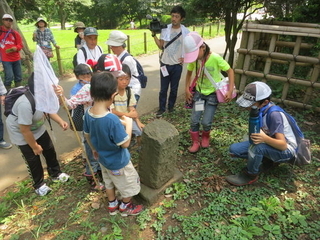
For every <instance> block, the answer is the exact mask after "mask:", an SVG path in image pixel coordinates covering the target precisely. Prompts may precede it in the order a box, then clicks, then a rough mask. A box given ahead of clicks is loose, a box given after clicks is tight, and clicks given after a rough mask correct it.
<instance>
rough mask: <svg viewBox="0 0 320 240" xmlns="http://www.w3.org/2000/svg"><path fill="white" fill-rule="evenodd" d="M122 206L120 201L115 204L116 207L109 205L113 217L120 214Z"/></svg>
mask: <svg viewBox="0 0 320 240" xmlns="http://www.w3.org/2000/svg"><path fill="white" fill-rule="evenodd" d="M120 204H121V202H120V201H117V202H116V203H115V204H114V206H112V205H111V206H110V204H109V206H108V210H109V214H110V215H112V216H114V215H116V214H117V213H118V212H119V206H120Z"/></svg>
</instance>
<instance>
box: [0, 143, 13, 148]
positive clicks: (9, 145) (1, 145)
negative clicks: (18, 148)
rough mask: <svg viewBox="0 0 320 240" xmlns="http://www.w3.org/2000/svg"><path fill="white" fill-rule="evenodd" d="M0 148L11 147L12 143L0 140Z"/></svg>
mask: <svg viewBox="0 0 320 240" xmlns="http://www.w3.org/2000/svg"><path fill="white" fill-rule="evenodd" d="M0 148H3V149H10V148H12V144H11V143H7V142H6V141H1V142H0Z"/></svg>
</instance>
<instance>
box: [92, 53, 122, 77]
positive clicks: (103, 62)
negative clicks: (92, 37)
mask: <svg viewBox="0 0 320 240" xmlns="http://www.w3.org/2000/svg"><path fill="white" fill-rule="evenodd" d="M96 69H97V70H100V71H108V72H110V73H111V74H112V75H113V76H115V77H120V76H124V75H126V74H125V73H124V72H123V71H122V64H121V62H120V60H119V59H118V58H117V56H116V55H113V54H102V55H101V56H100V58H99V60H98V63H97V65H96Z"/></svg>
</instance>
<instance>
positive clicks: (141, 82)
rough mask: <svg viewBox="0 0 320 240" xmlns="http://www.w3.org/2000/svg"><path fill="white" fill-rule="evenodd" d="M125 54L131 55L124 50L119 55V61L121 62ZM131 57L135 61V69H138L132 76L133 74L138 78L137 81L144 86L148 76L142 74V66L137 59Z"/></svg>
mask: <svg viewBox="0 0 320 240" xmlns="http://www.w3.org/2000/svg"><path fill="white" fill-rule="evenodd" d="M127 56H132V55H131V54H130V53H128V52H126V53H125V54H124V55H123V56H122V57H121V59H120V62H121V63H122V62H123V61H124V59H125V58H126V57H127ZM133 59H134V60H135V62H136V65H137V70H138V74H139V75H138V76H134V75H133V76H134V77H135V78H137V79H138V80H139V82H140V84H141V88H145V87H146V86H147V81H148V77H147V76H146V75H144V71H143V67H142V65H141V64H140V62H139V61H138V60H137V59H135V58H134V57H133Z"/></svg>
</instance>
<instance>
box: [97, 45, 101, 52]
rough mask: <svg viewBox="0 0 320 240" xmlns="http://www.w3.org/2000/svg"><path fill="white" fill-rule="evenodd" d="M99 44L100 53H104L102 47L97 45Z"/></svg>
mask: <svg viewBox="0 0 320 240" xmlns="http://www.w3.org/2000/svg"><path fill="white" fill-rule="evenodd" d="M97 46H98V48H99V50H100V53H102V49H101V47H100V46H99V45H97Z"/></svg>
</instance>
